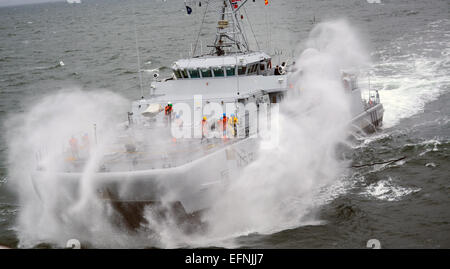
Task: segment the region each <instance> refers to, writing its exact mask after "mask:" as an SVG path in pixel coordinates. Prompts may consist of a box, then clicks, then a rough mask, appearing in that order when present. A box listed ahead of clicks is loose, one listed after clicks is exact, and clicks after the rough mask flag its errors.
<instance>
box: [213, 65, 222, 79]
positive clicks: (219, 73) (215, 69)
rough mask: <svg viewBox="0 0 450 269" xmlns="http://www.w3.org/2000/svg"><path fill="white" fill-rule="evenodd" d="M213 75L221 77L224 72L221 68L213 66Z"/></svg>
mask: <svg viewBox="0 0 450 269" xmlns="http://www.w3.org/2000/svg"><path fill="white" fill-rule="evenodd" d="M214 76H215V77H223V76H224V72H223V68H219V67H217V68H214Z"/></svg>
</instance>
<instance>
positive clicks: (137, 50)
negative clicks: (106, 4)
mask: <svg viewBox="0 0 450 269" xmlns="http://www.w3.org/2000/svg"><path fill="white" fill-rule="evenodd" d="M135 3H136V1H135V2H134V3H133V15H134V16H133V18H134V39H135V41H136V55H137V64H138V75H139V86H140V89H141V98H144V89H143V87H142V72H141V58H140V56H139V44H138V37H137V26H136V8H135Z"/></svg>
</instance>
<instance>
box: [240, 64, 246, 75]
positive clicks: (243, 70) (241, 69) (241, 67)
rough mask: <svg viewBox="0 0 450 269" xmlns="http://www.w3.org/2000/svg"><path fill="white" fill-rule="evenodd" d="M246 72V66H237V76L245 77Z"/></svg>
mask: <svg viewBox="0 0 450 269" xmlns="http://www.w3.org/2000/svg"><path fill="white" fill-rule="evenodd" d="M246 71H247V66H239V68H238V75H239V76H242V75H245V72H246Z"/></svg>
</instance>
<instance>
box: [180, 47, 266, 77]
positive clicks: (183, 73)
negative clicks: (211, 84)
mask: <svg viewBox="0 0 450 269" xmlns="http://www.w3.org/2000/svg"><path fill="white" fill-rule="evenodd" d="M271 67H272V62H271V57H270V56H269V55H268V54H266V53H264V52H250V53H236V54H232V55H226V56H213V55H206V56H201V57H194V58H189V59H180V60H178V61H176V62H175V63H174V64H173V66H172V70H173V73H174V75H175V78H176V79H201V78H212V77H230V76H236V75H238V76H246V75H257V74H262V75H265V74H266V73H267V70H270V69H271Z"/></svg>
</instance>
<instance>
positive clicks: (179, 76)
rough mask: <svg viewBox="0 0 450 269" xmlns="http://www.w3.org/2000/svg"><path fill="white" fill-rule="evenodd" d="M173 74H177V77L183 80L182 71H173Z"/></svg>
mask: <svg viewBox="0 0 450 269" xmlns="http://www.w3.org/2000/svg"><path fill="white" fill-rule="evenodd" d="M173 73H174V74H175V76H176V77H177V78H182V77H181V73H180V70H173Z"/></svg>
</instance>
